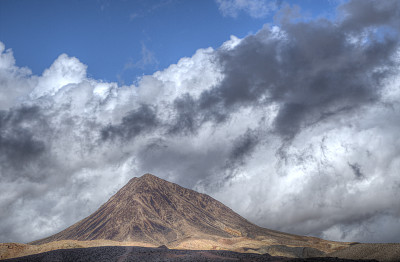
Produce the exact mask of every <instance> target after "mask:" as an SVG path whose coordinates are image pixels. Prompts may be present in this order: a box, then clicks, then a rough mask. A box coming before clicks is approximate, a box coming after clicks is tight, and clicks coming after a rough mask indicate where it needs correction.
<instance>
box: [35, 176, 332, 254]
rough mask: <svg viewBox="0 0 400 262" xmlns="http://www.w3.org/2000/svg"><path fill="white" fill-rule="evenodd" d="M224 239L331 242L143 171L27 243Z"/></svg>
mask: <svg viewBox="0 0 400 262" xmlns="http://www.w3.org/2000/svg"><path fill="white" fill-rule="evenodd" d="M230 238H241V239H253V240H257V241H262V242H263V243H265V244H276V245H291V246H303V247H305V246H315V245H316V244H318V245H319V246H321V245H322V246H321V247H322V248H320V249H321V250H322V249H327V248H328V246H329V245H332V243H334V242H330V241H325V240H322V239H318V238H314V237H303V236H296V235H291V234H286V233H282V232H278V231H273V230H269V229H265V228H261V227H259V226H256V225H254V224H252V223H250V222H249V221H247V220H246V219H244V218H243V217H241V216H240V215H238V214H237V213H235V212H234V211H232V210H231V209H230V208H228V207H227V206H225V205H223V204H222V203H221V202H219V201H217V200H215V199H214V198H212V197H210V196H208V195H205V194H201V193H198V192H196V191H193V190H190V189H187V188H184V187H181V186H179V185H177V184H174V183H171V182H168V181H166V180H163V179H160V178H158V177H156V176H154V175H151V174H145V175H143V176H142V177H140V178H136V177H135V178H132V179H131V180H130V181H129V182H128V183H127V184H126V185H125V186H124V187H123V188H121V189H120V190H119V191H118V192H117V193H116V194H115V195H114V196H112V197H111V198H110V199H109V200H108V201H107V202H106V203H105V204H103V205H102V206H101V207H100V208H99V209H98V210H97V211H96V212H94V213H93V214H92V215H90V216H88V217H86V218H85V219H83V220H81V221H79V222H77V223H76V224H74V225H72V226H71V227H69V228H67V229H65V230H63V231H61V232H59V233H57V234H55V235H52V236H50V237H47V238H44V239H41V240H37V241H34V242H32V243H31V244H44V243H48V242H52V241H57V240H67V239H70V240H96V239H109V240H115V241H137V242H145V243H150V244H154V245H163V244H170V243H177V242H179V241H183V240H185V239H213V240H216V239H230Z"/></svg>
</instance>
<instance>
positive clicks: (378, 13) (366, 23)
mask: <svg viewBox="0 0 400 262" xmlns="http://www.w3.org/2000/svg"><path fill="white" fill-rule="evenodd" d="M339 10H340V11H341V12H342V14H343V16H344V17H343V21H342V23H341V28H343V29H344V30H346V31H360V30H364V29H365V28H366V27H370V26H388V25H389V26H394V27H397V28H400V2H399V1H398V0H385V1H374V0H354V1H349V2H348V3H345V4H343V5H342V6H340V8H339Z"/></svg>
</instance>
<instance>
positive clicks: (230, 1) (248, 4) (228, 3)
mask: <svg viewBox="0 0 400 262" xmlns="http://www.w3.org/2000/svg"><path fill="white" fill-rule="evenodd" d="M216 2H217V4H218V5H219V7H218V8H219V10H220V11H221V13H222V15H224V16H230V17H234V18H236V17H237V16H238V15H239V13H240V12H245V13H247V14H248V15H250V16H251V17H254V18H262V17H265V16H266V15H268V14H270V13H271V12H272V11H275V10H276V9H277V8H278V5H279V3H278V1H270V0H216Z"/></svg>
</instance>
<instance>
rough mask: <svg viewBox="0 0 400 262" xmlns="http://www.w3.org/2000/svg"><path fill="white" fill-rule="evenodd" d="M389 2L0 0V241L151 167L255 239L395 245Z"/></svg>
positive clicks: (394, 76) (59, 222)
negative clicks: (281, 235)
mask: <svg viewBox="0 0 400 262" xmlns="http://www.w3.org/2000/svg"><path fill="white" fill-rule="evenodd" d="M399 37H400V2H399V1H397V0H383V1H378V0H376V1H374V0H349V1H341V0H340V1H339V0H336V1H333V0H331V1H320V0H304V1H285V0H281V1H268V0H215V1H214V0H207V1H194V0H193V1H190V0H187V1H184V0H171V1H139V0H138V1H122V0H121V1H104V0H98V1H94V0H93V1H91V0H86V1H61V0H59V1H23V0H17V1H15V0H12V1H11V0H2V1H0V242H24V243H25V242H29V241H33V240H36V239H40V238H43V237H46V236H49V235H51V234H54V233H56V232H59V231H61V230H63V229H65V228H66V227H68V226H70V225H72V224H73V223H75V222H77V221H78V220H80V219H82V218H84V217H86V216H88V215H90V214H91V213H92V212H94V211H95V210H96V209H97V208H98V207H99V206H100V205H101V204H102V203H104V202H105V201H107V200H108V198H109V197H111V196H112V195H113V194H114V193H116V192H117V191H118V189H120V188H121V187H122V186H123V185H124V184H125V183H127V182H128V181H129V179H131V178H132V177H138V176H141V175H142V174H144V173H152V174H154V175H156V176H158V177H161V178H164V179H166V180H168V181H171V182H175V183H178V184H180V185H182V186H185V187H187V188H191V189H194V190H197V191H199V192H202V193H207V194H209V195H211V196H212V197H214V198H216V199H217V200H219V201H221V202H222V203H224V204H226V205H228V206H229V207H230V208H232V209H233V210H234V211H236V212H238V213H239V214H241V215H242V216H244V217H245V218H247V219H248V220H250V221H251V222H253V223H256V224H257V225H260V226H263V227H267V228H270V229H275V230H280V231H284V232H290V233H294V234H300V235H309V236H316V237H322V238H325V239H329V240H338V241H359V242H400V201H398V199H400V173H399V172H400V171H399V170H400V137H399V136H398V134H399V132H400V122H399V117H400V75H399V69H400V65H399V64H400V39H399Z"/></svg>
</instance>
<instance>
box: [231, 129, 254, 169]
mask: <svg viewBox="0 0 400 262" xmlns="http://www.w3.org/2000/svg"><path fill="white" fill-rule="evenodd" d="M259 139H260V138H259V137H258V135H257V133H256V131H254V130H252V129H247V131H246V133H245V134H243V135H242V136H239V137H238V138H237V139H236V140H235V141H234V142H233V147H232V150H231V152H230V154H229V161H230V162H231V163H235V164H240V163H243V162H244V160H245V158H246V157H248V156H250V155H251V153H252V152H253V151H254V149H255V148H256V146H257V145H258V143H259Z"/></svg>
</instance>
